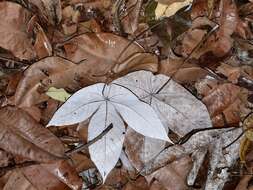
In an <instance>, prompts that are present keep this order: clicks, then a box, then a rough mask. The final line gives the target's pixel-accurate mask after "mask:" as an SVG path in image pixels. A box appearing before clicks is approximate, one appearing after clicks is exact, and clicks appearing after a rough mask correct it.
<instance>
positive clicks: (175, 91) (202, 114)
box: [113, 71, 212, 170]
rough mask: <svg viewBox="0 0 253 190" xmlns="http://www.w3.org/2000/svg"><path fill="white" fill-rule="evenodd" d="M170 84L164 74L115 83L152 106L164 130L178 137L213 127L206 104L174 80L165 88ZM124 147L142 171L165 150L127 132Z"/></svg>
mask: <svg viewBox="0 0 253 190" xmlns="http://www.w3.org/2000/svg"><path fill="white" fill-rule="evenodd" d="M167 81H169V77H167V76H165V75H162V74H159V75H153V73H151V72H148V71H137V72H133V73H129V74H128V75H126V76H124V77H121V78H119V79H117V80H115V81H113V83H115V84H118V85H121V86H124V87H126V88H128V89H129V90H131V91H132V92H133V93H135V94H136V95H137V96H138V97H139V98H140V99H141V100H142V101H144V102H146V103H148V104H150V105H151V107H153V109H154V110H155V111H156V113H157V114H158V116H159V118H160V119H161V121H162V123H163V125H164V127H165V129H166V130H167V129H168V128H169V129H170V130H172V131H173V132H175V133H177V134H178V135H179V136H184V135H185V134H187V133H188V132H190V131H191V130H193V129H197V128H208V127H211V126H212V125H211V120H210V116H209V113H208V111H207V109H206V107H205V105H204V104H203V103H202V102H201V101H199V100H198V99H197V98H195V97H194V96H193V95H192V94H191V93H190V92H188V91H187V90H186V89H185V88H184V87H182V86H181V85H179V84H177V83H176V82H174V81H173V80H170V81H169V82H168V84H167V85H164V84H165V83H166V82H167ZM160 89H161V90H160ZM128 137H129V138H128ZM125 146H126V153H127V155H128V158H129V159H130V161H131V162H132V164H133V166H134V167H135V168H136V169H137V170H140V169H141V168H142V167H143V166H144V165H146V163H148V162H149V161H150V160H152V159H153V157H155V156H156V155H157V154H158V153H159V152H160V151H162V150H163V149H164V147H165V142H164V141H158V140H156V141H154V140H153V139H151V138H148V137H142V136H140V135H139V134H136V133H135V132H134V131H132V130H128V131H127V133H126V141H125ZM133 150H138V152H136V151H133Z"/></svg>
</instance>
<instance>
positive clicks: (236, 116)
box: [203, 83, 249, 124]
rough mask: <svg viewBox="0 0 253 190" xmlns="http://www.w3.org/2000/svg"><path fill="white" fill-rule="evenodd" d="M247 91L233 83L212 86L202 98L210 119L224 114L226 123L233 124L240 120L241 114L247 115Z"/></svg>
mask: <svg viewBox="0 0 253 190" xmlns="http://www.w3.org/2000/svg"><path fill="white" fill-rule="evenodd" d="M246 94H247V91H245V89H242V88H240V87H238V86H236V85H233V84H229V83H227V84H221V85H219V86H217V87H215V88H213V89H212V90H211V91H210V92H209V93H208V95H207V96H205V97H204V98H203V102H204V103H205V104H206V106H207V108H208V111H209V113H210V116H211V117H212V119H214V118H215V117H219V114H222V113H223V114H225V117H226V120H227V123H228V124H229V123H230V124H235V123H238V122H239V121H240V117H241V116H242V114H245V115H247V112H248V111H249V110H248V111H247V100H245V96H246Z"/></svg>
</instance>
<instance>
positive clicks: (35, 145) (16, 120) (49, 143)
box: [0, 107, 82, 190]
mask: <svg viewBox="0 0 253 190" xmlns="http://www.w3.org/2000/svg"><path fill="white" fill-rule="evenodd" d="M0 120H1V127H2V128H3V127H5V128H3V129H2V133H3V137H2V138H1V140H2V141H1V142H0V146H1V148H2V149H4V150H6V151H8V152H11V153H13V154H14V155H21V156H23V157H25V158H29V159H31V160H35V161H38V162H45V163H48V162H49V164H42V165H36V166H30V167H26V168H23V169H22V172H23V174H24V175H25V176H26V177H27V178H28V179H29V181H30V182H31V184H36V187H39V189H41V190H46V189H47V188H48V187H50V188H51V187H52V186H53V187H54V186H55V183H56V185H57V186H58V185H60V184H61V183H60V182H59V180H60V181H62V182H63V183H64V184H66V185H67V186H69V187H70V188H71V189H73V190H78V189H80V188H81V185H82V181H81V179H80V178H79V177H78V174H77V172H76V171H75V169H74V168H73V167H72V166H71V165H70V164H69V163H68V162H67V161H66V160H60V159H59V158H62V157H63V156H64V147H63V145H62V144H61V142H60V140H59V139H58V138H56V137H55V136H54V135H53V134H52V133H51V132H50V131H49V130H48V129H45V128H43V127H42V126H41V125H39V124H38V123H37V122H36V121H34V119H32V118H31V116H29V115H28V114H27V113H26V112H24V111H22V110H21V109H18V108H13V107H6V108H2V109H1V110H0ZM3 122H4V124H5V125H3ZM43 175H46V176H48V178H46V179H44V178H43V180H40V179H39V178H41V177H42V176H43ZM29 176H30V177H29ZM34 176H36V178H35V177H34ZM42 184H44V185H42ZM37 185H38V186H37ZM40 185H42V186H40ZM61 186H62V185H61ZM50 188H49V189H50Z"/></svg>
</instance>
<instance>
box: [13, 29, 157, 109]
mask: <svg viewBox="0 0 253 190" xmlns="http://www.w3.org/2000/svg"><path fill="white" fill-rule="evenodd" d="M128 44H129V41H128V40H125V39H124V38H122V37H119V36H116V35H113V34H109V33H108V34H107V33H100V34H83V35H81V36H78V37H75V38H73V39H72V40H70V41H69V42H67V43H66V44H65V45H64V48H65V51H66V54H67V58H68V59H70V60H72V61H74V62H76V63H78V62H81V63H79V64H74V63H72V62H71V61H68V60H66V59H64V58H60V57H48V58H45V59H42V60H41V61H39V62H36V63H34V64H33V65H32V66H30V68H28V69H27V70H26V71H25V73H24V77H23V78H22V80H21V81H20V83H19V85H18V88H17V91H16V94H15V105H18V106H21V107H30V106H32V105H35V104H38V103H40V102H43V101H46V100H48V96H46V95H45V92H46V91H47V89H48V88H49V87H55V88H64V89H65V90H68V91H71V92H74V91H76V90H78V89H80V88H82V87H85V86H88V85H91V84H94V83H97V82H108V81H109V80H111V79H110V78H112V79H113V78H115V77H119V76H122V75H124V74H126V73H128V72H131V71H135V70H141V69H144V70H150V71H153V72H156V71H157V67H158V60H157V57H156V56H154V55H152V54H148V53H143V49H142V48H141V47H139V46H137V45H136V44H132V45H130V46H129V47H128V48H127V49H126V51H125V52H124V53H123V54H122V56H121V57H120V58H119V60H118V57H119V54H120V53H121V51H123V50H124V48H125V47H127V45H128ZM114 73H115V74H114Z"/></svg>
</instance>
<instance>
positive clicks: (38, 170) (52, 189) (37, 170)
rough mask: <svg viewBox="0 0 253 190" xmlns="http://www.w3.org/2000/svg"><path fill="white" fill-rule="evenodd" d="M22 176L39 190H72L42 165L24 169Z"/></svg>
mask: <svg viewBox="0 0 253 190" xmlns="http://www.w3.org/2000/svg"><path fill="white" fill-rule="evenodd" d="M21 174H22V175H23V176H25V179H26V180H28V181H29V183H30V184H33V186H34V187H35V188H36V189H37V190H58V189H61V190H70V188H69V187H68V186H67V185H65V184H64V183H63V182H61V181H60V180H59V179H57V178H56V177H55V176H54V175H53V174H51V173H50V172H48V171H47V170H46V169H45V168H44V167H42V166H40V165H38V166H30V167H28V168H23V169H22V170H21ZM59 174H60V173H59Z"/></svg>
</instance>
